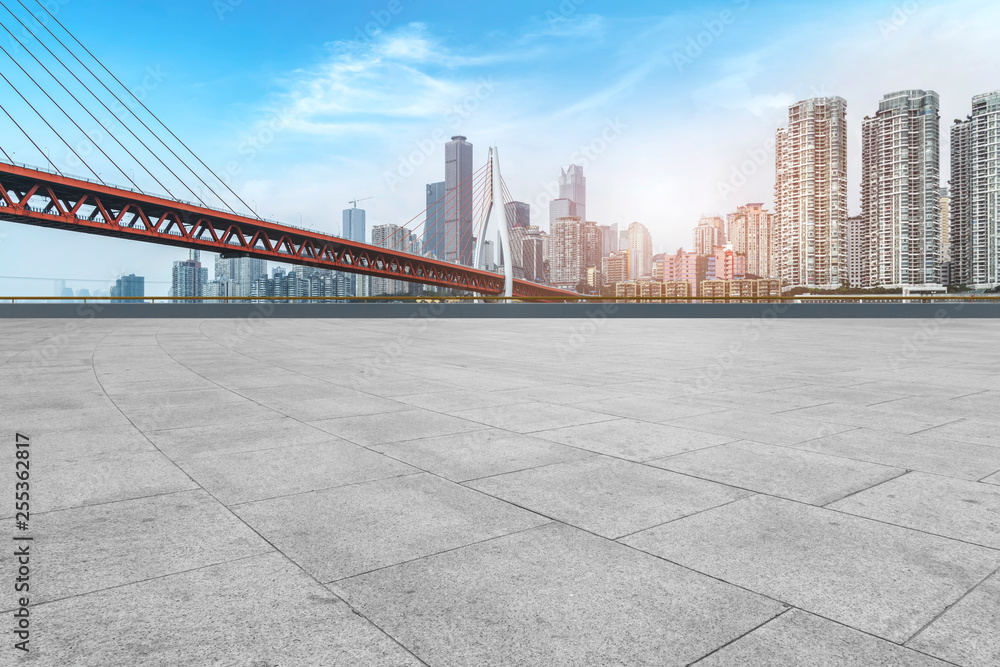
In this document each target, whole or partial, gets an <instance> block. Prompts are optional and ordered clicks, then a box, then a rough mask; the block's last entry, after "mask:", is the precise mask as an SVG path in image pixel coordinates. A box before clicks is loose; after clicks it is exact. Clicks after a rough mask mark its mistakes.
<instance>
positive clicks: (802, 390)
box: [765, 385, 909, 407]
mask: <svg viewBox="0 0 1000 667" xmlns="http://www.w3.org/2000/svg"><path fill="white" fill-rule="evenodd" d="M768 394H774V397H775V399H785V398H796V397H799V398H804V399H811V400H816V401H819V402H821V403H840V404H841V405H855V406H861V407H865V406H871V405H873V404H877V403H884V402H886V401H891V400H894V399H901V398H906V397H907V396H908V395H909V394H895V393H892V392H888V391H872V390H870V389H866V388H865V386H864V385H860V386H851V387H829V386H822V385H807V386H804V387H795V388H793V389H779V390H777V391H774V392H767V394H765V395H768Z"/></svg>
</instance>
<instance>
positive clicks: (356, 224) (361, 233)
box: [340, 204, 367, 243]
mask: <svg viewBox="0 0 1000 667" xmlns="http://www.w3.org/2000/svg"><path fill="white" fill-rule="evenodd" d="M340 235H341V237H343V238H345V239H347V240H349V241H357V242H358V243H364V242H365V239H366V238H367V236H366V235H365V209H363V208H358V205H357V204H355V205H354V208H345V209H344V221H343V225H342V228H341V232H340Z"/></svg>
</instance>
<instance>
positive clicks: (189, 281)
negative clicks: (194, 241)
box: [170, 250, 208, 297]
mask: <svg viewBox="0 0 1000 667" xmlns="http://www.w3.org/2000/svg"><path fill="white" fill-rule="evenodd" d="M171 278H172V279H171V289H170V296H173V297H195V296H205V289H204V288H205V284H206V283H208V269H207V268H204V267H202V265H201V252H200V251H198V250H190V251H188V258H187V260H185V261H182V262H174V266H173V271H172V275H171Z"/></svg>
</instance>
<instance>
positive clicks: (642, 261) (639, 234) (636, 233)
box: [628, 222, 653, 280]
mask: <svg viewBox="0 0 1000 667" xmlns="http://www.w3.org/2000/svg"><path fill="white" fill-rule="evenodd" d="M628 255H629V278H631V279H632V280H638V279H640V278H644V277H647V276H648V277H650V278H651V277H652V275H653V237H652V236H650V234H649V230H648V229H646V226H645V225H643V224H642V223H639V222H633V223H632V224H631V225H629V226H628Z"/></svg>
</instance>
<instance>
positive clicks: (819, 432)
mask: <svg viewBox="0 0 1000 667" xmlns="http://www.w3.org/2000/svg"><path fill="white" fill-rule="evenodd" d="M670 424H671V425H672V426H680V427H683V428H688V429H691V430H694V431H704V432H706V433H715V434H717V435H725V436H729V437H730V438H732V439H733V440H752V441H754V442H763V443H765V444H771V445H794V444H797V443H801V442H806V441H807V440H814V439H816V438H821V437H823V436H827V435H832V434H834V433H841V432H844V431H850V430H853V428H854V427H853V426H844V425H838V424H825V423H823V422H818V421H808V420H805V419H797V418H795V417H790V416H788V415H784V414H781V415H766V414H761V413H758V412H750V411H746V410H724V411H721V412H714V413H712V414H707V415H700V416H697V417H687V418H684V419H676V420H674V421H672V422H670Z"/></svg>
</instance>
